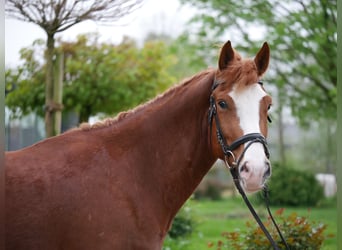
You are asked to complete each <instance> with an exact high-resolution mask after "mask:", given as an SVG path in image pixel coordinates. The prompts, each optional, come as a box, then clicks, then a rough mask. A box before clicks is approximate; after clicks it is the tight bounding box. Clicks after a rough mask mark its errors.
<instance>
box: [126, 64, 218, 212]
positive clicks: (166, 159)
mask: <svg viewBox="0 0 342 250" xmlns="http://www.w3.org/2000/svg"><path fill="white" fill-rule="evenodd" d="M213 79H214V71H213V70H211V71H207V72H204V73H201V74H199V75H197V76H195V77H193V78H192V79H191V80H190V81H189V82H187V83H185V84H182V85H180V86H178V87H176V88H174V89H173V90H171V91H170V92H169V93H167V94H166V95H165V96H163V97H162V98H160V99H159V100H157V101H156V102H154V103H152V104H150V105H147V106H146V107H145V108H144V109H143V110H141V111H139V112H137V114H135V115H134V116H132V118H131V119H130V120H131V121H130V122H129V123H130V124H131V128H129V127H130V126H127V127H128V129H129V130H130V132H128V131H127V133H133V134H132V136H133V138H136V141H134V142H133V144H134V145H131V146H132V147H131V148H133V147H134V148H135V150H131V152H132V153H131V156H132V157H136V159H135V161H136V162H139V163H141V164H138V165H137V166H136V167H137V168H142V169H143V170H142V171H143V172H145V173H146V171H148V173H149V177H150V178H151V182H150V183H153V185H154V186H155V187H154V188H152V190H154V191H155V190H161V195H160V197H162V198H163V201H162V202H163V203H164V204H166V205H167V206H168V209H169V210H170V212H171V213H173V214H175V213H176V212H177V211H178V209H179V208H180V207H181V206H182V205H183V204H184V202H185V201H186V199H187V198H188V197H189V196H190V195H191V194H192V192H193V191H194V189H195V188H196V187H197V185H198V184H199V182H200V181H201V180H202V178H203V177H204V175H205V174H206V173H207V172H208V171H209V169H210V167H211V166H212V164H213V163H214V161H215V158H214V156H213V155H212V153H211V149H210V147H209V146H210V143H209V136H208V122H207V120H208V119H207V112H208V108H209V96H210V94H211V86H212V83H213ZM147 182H148V180H147ZM147 182H146V183H145V185H149V183H147Z"/></svg>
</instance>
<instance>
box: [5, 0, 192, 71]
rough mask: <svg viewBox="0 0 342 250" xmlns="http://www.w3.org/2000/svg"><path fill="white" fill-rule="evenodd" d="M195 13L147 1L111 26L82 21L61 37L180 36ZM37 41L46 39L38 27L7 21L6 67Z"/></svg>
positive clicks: (176, 3)
mask: <svg viewBox="0 0 342 250" xmlns="http://www.w3.org/2000/svg"><path fill="white" fill-rule="evenodd" d="M193 13H194V11H193V10H192V9H191V8H190V7H183V6H181V5H180V3H179V1H178V0H168V1H161V0H144V3H143V6H142V7H141V8H140V9H138V10H136V11H135V12H134V13H133V14H131V15H130V16H127V17H125V18H123V19H122V20H120V22H119V23H116V24H114V25H111V26H99V25H97V24H96V23H94V22H90V21H87V22H83V23H80V24H77V25H75V26H74V27H72V28H70V29H68V30H66V31H65V32H63V33H61V34H58V35H57V37H62V38H63V39H68V40H71V39H74V38H75V37H76V36H77V35H78V34H81V33H87V32H92V31H98V32H99V33H100V34H101V39H102V40H103V41H111V42H115V43H119V42H120V41H121V39H122V37H123V36H124V35H128V36H130V37H133V38H135V39H137V40H141V39H144V37H145V36H146V34H147V33H149V32H151V31H154V32H166V33H168V34H171V35H174V36H177V35H179V34H180V33H181V31H182V30H183V27H184V25H185V23H186V22H187V20H189V18H190V17H191V16H192V14H193ZM38 38H42V39H46V35H45V33H44V31H43V30H42V29H41V28H39V27H38V26H37V25H35V24H32V23H27V22H20V21H17V20H13V19H5V64H6V67H13V66H15V65H17V64H18V62H19V50H20V49H21V48H23V47H28V46H30V45H31V44H32V42H33V41H34V40H36V39H38Z"/></svg>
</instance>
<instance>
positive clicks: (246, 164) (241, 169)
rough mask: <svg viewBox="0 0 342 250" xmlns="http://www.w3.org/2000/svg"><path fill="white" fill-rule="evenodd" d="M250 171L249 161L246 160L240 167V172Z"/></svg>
mask: <svg viewBox="0 0 342 250" xmlns="http://www.w3.org/2000/svg"><path fill="white" fill-rule="evenodd" d="M249 171H250V169H249V167H248V162H245V163H244V164H243V165H242V166H241V168H240V173H242V172H245V173H248V172H249Z"/></svg>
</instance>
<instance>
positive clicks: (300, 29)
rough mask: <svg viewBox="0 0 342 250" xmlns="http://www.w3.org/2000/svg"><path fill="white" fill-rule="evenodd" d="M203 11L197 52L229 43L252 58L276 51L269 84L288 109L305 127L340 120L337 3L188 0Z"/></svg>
mask: <svg viewBox="0 0 342 250" xmlns="http://www.w3.org/2000/svg"><path fill="white" fill-rule="evenodd" d="M182 2H183V3H184V4H192V5H193V6H195V7H197V9H198V14H197V15H196V16H195V17H194V18H193V20H192V23H193V24H194V27H195V28H194V30H196V31H197V33H196V32H192V33H191V34H189V37H192V40H193V41H194V42H193V43H194V46H197V48H198V49H199V50H200V51H202V52H206V53H207V54H208V56H207V58H213V56H210V55H209V54H210V52H211V51H213V50H212V47H213V45H214V44H217V43H218V42H220V43H222V42H223V41H226V40H227V39H230V40H232V42H233V44H236V45H240V46H236V45H235V47H236V48H237V49H238V50H239V51H242V52H246V53H248V54H250V53H255V52H256V51H257V49H258V48H259V47H260V45H261V44H262V43H263V42H264V41H268V43H269V44H270V47H271V63H270V70H269V71H268V72H267V75H266V77H267V82H270V83H273V84H276V85H277V87H278V89H279V90H280V91H281V92H282V93H286V95H284V101H285V104H287V105H289V106H291V108H292V112H293V114H294V115H295V116H296V117H297V118H298V119H299V120H300V121H301V122H302V124H303V125H304V124H310V122H312V120H313V119H318V118H322V117H324V118H325V119H329V120H331V121H334V120H335V119H336V101H337V91H336V86H337V80H336V61H337V29H336V28H337V21H336V17H337V3H336V0H332V1H326V0H314V1H308V0H304V1H289V0H287V1H283V0H271V1H266V0H254V1H231V0H212V1H208V0H182Z"/></svg>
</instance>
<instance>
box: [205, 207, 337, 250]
mask: <svg viewBox="0 0 342 250" xmlns="http://www.w3.org/2000/svg"><path fill="white" fill-rule="evenodd" d="M283 212H284V209H279V210H277V211H276V214H275V220H276V221H277V223H278V225H279V228H280V230H281V232H282V234H283V236H284V238H285V239H286V243H287V244H288V246H289V247H290V249H291V250H302V249H306V250H316V249H320V247H321V246H322V244H323V242H324V240H325V239H327V238H329V237H333V235H325V234H324V231H325V230H326V227H327V226H326V225H325V224H323V223H317V222H313V221H310V219H309V216H307V217H304V216H298V215H297V214H296V213H291V214H290V215H289V216H285V215H284V213H283ZM271 224H272V222H271V220H270V219H269V220H268V221H267V223H265V226H266V227H267V228H270V227H271ZM246 226H247V228H248V229H247V231H246V232H240V231H234V232H224V233H222V234H221V236H222V237H223V240H219V241H218V242H217V243H216V249H218V250H222V249H236V250H242V249H258V250H270V249H272V246H271V244H270V243H269V242H268V239H267V238H266V236H265V235H264V233H263V231H262V230H261V229H260V227H259V226H258V225H256V224H251V223H250V222H249V221H247V222H246ZM270 233H271V236H272V238H273V239H274V240H275V241H276V243H277V245H278V247H279V248H280V249H283V248H284V247H285V246H284V245H283V243H282V241H281V239H280V236H279V235H278V233H277V231H276V229H275V228H272V230H271V231H270ZM209 247H214V244H213V243H211V244H210V245H209Z"/></svg>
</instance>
